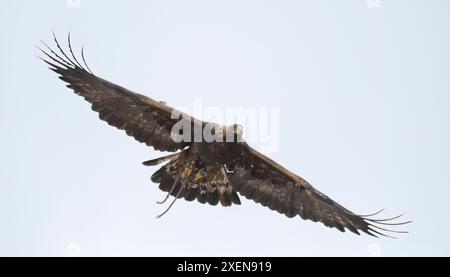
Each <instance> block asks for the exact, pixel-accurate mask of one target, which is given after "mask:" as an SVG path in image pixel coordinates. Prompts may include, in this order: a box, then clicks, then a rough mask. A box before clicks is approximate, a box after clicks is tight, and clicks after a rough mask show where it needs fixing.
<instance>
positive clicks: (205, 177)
mask: <svg viewBox="0 0 450 277" xmlns="http://www.w3.org/2000/svg"><path fill="white" fill-rule="evenodd" d="M166 161H169V162H168V163H167V164H165V165H163V166H162V167H161V168H160V169H158V170H157V171H156V172H155V173H154V174H153V175H152V177H151V180H152V181H153V182H155V183H158V184H159V188H160V189H161V190H162V191H165V192H169V193H170V195H172V196H174V197H175V196H177V195H178V196H179V197H180V198H184V199H185V200H187V201H193V200H195V199H197V201H198V202H199V203H202V204H205V203H208V204H210V205H217V204H218V203H220V204H221V205H222V206H224V207H228V206H231V205H232V204H236V205H239V204H240V203H241V202H240V200H239V196H238V195H237V193H236V191H234V190H233V188H232V187H231V185H230V184H229V183H228V178H227V175H226V171H225V168H224V167H223V166H208V165H202V163H201V162H200V161H199V160H198V158H197V157H196V156H194V155H192V154H190V153H189V151H183V152H180V153H177V154H173V155H170V156H166V157H162V158H158V159H154V160H150V161H147V162H144V164H145V165H157V164H160V163H163V162H166ZM177 179H178V182H176V181H175V180H177ZM174 186H175V187H174Z"/></svg>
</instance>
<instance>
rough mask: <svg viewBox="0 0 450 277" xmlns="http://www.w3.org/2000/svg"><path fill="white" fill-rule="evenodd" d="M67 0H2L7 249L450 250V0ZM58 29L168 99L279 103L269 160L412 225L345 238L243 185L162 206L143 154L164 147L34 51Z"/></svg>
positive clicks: (109, 70)
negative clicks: (224, 198)
mask: <svg viewBox="0 0 450 277" xmlns="http://www.w3.org/2000/svg"><path fill="white" fill-rule="evenodd" d="M69 2H70V3H72V5H68V4H67V2H66V1H65V0H53V1H24V0H14V1H12V0H9V1H6V0H4V1H2V8H1V9H0V25H1V26H3V27H2V30H1V43H0V61H1V63H0V80H1V82H0V130H1V134H2V135H1V138H0V141H1V144H0V153H1V157H2V159H1V160H0V220H1V228H0V255H2V256H9V255H18V256H29V255H32V256H42V255H43V256H67V255H75V256H76V255H82V256H99V255H102V256H103V255H106V256H122V255H125V256H250V255H251V256H380V255H381V256H400V255H402V256H403V255H406V256H422V255H425V256H435V255H449V254H450V239H449V237H448V236H447V233H448V229H449V228H450V224H449V223H448V220H447V219H448V212H449V211H450V201H449V200H448V197H449V195H450V171H449V168H450V143H449V141H450V78H449V77H448V73H449V72H450V51H449V49H450V2H449V1H446V0H430V1H419V0H384V1H380V2H379V3H380V5H378V6H377V5H376V4H377V1H372V2H374V3H375V5H374V7H369V5H368V4H367V2H366V1H365V0H348V1H331V0H327V1H326V0H309V1H307V0H304V1H294V0H291V1H287V0H282V1H256V0H254V1H249V0H239V1H237V0H227V1H215V0H208V1H207V0H204V1H196V0H195V1H181V0H178V1H175V0H170V1H106V0H101V1H100V0H90V1H86V0H82V1H80V4H81V5H80V6H79V7H76V6H77V5H76V2H77V1H69ZM73 4H75V5H73ZM71 6H72V7H71ZM52 30H55V32H56V33H57V35H59V37H60V38H61V40H62V41H64V42H65V37H66V35H67V33H68V32H69V31H71V33H72V40H73V44H74V46H76V48H77V49H79V48H80V47H81V45H84V47H85V54H86V59H87V62H88V63H89V65H90V67H91V69H92V70H93V71H94V72H95V73H96V74H97V75H99V76H101V77H103V78H106V79H108V80H110V81H113V82H115V83H117V84H120V85H122V86H125V87H127V88H129V89H132V90H134V91H137V92H141V93H144V94H146V95H148V96H150V97H152V98H154V99H156V100H165V101H166V102H167V103H168V104H170V105H172V106H176V107H188V108H189V107H192V105H193V104H194V101H195V99H201V100H202V104H203V105H204V106H212V107H219V108H222V109H225V108H226V107H233V106H243V107H276V108H277V109H278V111H279V120H280V125H279V147H278V148H277V151H274V153H271V154H270V157H271V158H273V159H274V160H276V161H278V162H279V163H281V164H282V165H284V166H285V167H286V168H288V169H290V170H292V171H293V172H295V173H296V174H298V175H300V176H302V177H304V178H305V179H307V180H308V181H309V182H310V183H312V184H313V185H314V186H315V187H316V188H317V189H319V190H320V191H322V192H323V193H325V194H327V195H328V196H329V197H331V198H332V199H334V200H336V201H337V202H339V203H340V204H342V205H343V206H345V207H346V208H348V209H350V210H351V211H353V212H355V213H358V214H368V213H371V212H374V211H376V210H378V209H380V208H386V209H387V210H386V212H385V213H384V215H385V216H394V215H397V214H399V213H405V214H406V215H405V219H406V220H413V221H414V222H413V223H412V224H410V225H408V226H407V229H408V230H409V231H410V234H406V235H400V236H399V239H398V240H392V239H386V238H381V239H375V238H372V237H369V236H364V235H363V236H355V235H353V234H351V233H349V232H346V233H341V232H339V231H337V230H336V229H329V228H327V227H325V226H324V225H322V224H320V223H313V222H311V221H304V220H301V219H300V218H299V217H296V218H293V219H288V218H287V217H285V216H283V215H280V214H278V213H277V212H274V211H271V210H269V209H267V208H265V207H262V206H260V205H258V204H256V203H254V202H252V201H250V200H247V199H245V198H244V197H241V201H242V205H241V206H233V207H231V208H222V207H219V206H217V207H211V206H209V205H202V204H199V203H198V202H186V201H182V200H179V201H178V202H177V203H176V204H175V206H174V207H173V208H172V210H171V211H170V212H169V213H168V214H167V215H166V216H165V217H163V218H162V219H156V218H155V216H156V215H157V214H159V213H160V212H161V211H162V210H163V209H164V208H165V207H166V206H160V205H157V204H156V201H158V200H161V199H162V198H164V196H165V194H164V193H163V192H162V191H160V190H159V189H158V187H157V185H156V184H153V183H152V182H151V181H150V176H151V174H152V173H153V172H154V171H155V170H156V169H157V168H156V167H155V168H148V167H144V166H143V165H142V164H141V162H143V161H145V160H148V159H151V158H155V157H158V156H161V155H163V154H164V153H158V152H156V151H154V150H153V149H151V148H148V147H146V146H145V145H143V144H139V143H138V142H136V141H134V140H133V139H132V138H130V137H128V136H126V135H125V134H124V133H123V132H121V131H118V130H116V129H115V128H112V127H110V126H108V125H107V124H106V123H104V122H103V121H100V120H99V119H98V117H97V115H96V114H95V113H94V112H92V111H91V110H90V107H89V105H88V104H87V103H86V102H84V101H83V99H82V98H81V97H78V96H76V95H74V94H73V93H72V92H71V90H69V89H67V88H66V87H65V85H64V83H63V82H61V81H60V80H58V79H57V77H56V75H55V74H54V73H53V72H51V71H50V70H48V69H47V68H46V66H45V65H44V64H43V63H42V62H41V61H40V60H39V59H37V58H36V55H38V50H37V49H36V48H35V47H34V46H35V45H36V44H38V43H39V40H41V39H42V40H45V41H46V42H49V43H51V42H52V41H51V40H52V37H51V32H52ZM244 132H245V131H244ZM254 146H255V147H256V148H258V149H261V147H260V146H261V145H258V144H257V143H256V144H254Z"/></svg>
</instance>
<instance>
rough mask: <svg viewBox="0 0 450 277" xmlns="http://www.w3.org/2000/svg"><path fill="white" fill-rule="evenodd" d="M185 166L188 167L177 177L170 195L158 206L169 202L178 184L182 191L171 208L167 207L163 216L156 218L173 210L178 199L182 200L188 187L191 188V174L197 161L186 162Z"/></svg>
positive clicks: (176, 196) (171, 204)
mask: <svg viewBox="0 0 450 277" xmlns="http://www.w3.org/2000/svg"><path fill="white" fill-rule="evenodd" d="M185 165H186V167H185V168H184V169H183V170H182V171H181V172H180V173H179V174H178V176H177V178H176V180H175V182H174V184H173V186H172V188H171V189H170V191H169V193H168V194H167V196H166V198H165V199H164V200H163V201H162V202H159V203H158V204H162V203H164V202H166V201H167V199H168V198H169V196H170V195H171V194H172V193H173V192H174V188H175V187H176V186H177V184H178V182H180V183H181V188H180V190H179V191H178V193H177V194H176V195H175V198H174V199H173V201H172V203H170V205H169V207H167V209H166V210H165V211H164V212H163V213H162V214H160V215H158V216H157V217H156V218H161V217H162V216H163V215H165V214H166V213H167V212H168V211H169V210H170V208H172V206H173V205H174V204H175V202H176V201H177V199H178V198H181V196H182V195H183V193H184V191H185V189H186V187H187V186H189V180H190V178H191V174H192V172H193V170H194V167H195V159H192V160H188V161H186V162H185Z"/></svg>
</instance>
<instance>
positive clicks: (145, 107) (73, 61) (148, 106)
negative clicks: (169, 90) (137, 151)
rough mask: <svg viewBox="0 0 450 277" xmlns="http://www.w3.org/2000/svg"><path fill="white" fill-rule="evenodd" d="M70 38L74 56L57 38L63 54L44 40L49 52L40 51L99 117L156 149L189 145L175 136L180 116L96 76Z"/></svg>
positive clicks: (176, 148) (195, 120) (185, 118)
mask: <svg viewBox="0 0 450 277" xmlns="http://www.w3.org/2000/svg"><path fill="white" fill-rule="evenodd" d="M68 40H69V49H70V54H71V57H72V58H69V56H68V55H67V54H66V53H65V52H64V51H63V50H62V49H61V47H60V45H59V43H58V41H57V40H56V38H55V42H56V45H57V47H58V49H59V50H60V54H61V55H60V54H58V53H56V52H55V51H53V50H52V49H51V48H50V47H48V46H47V45H46V44H45V43H44V42H43V44H44V45H45V46H46V47H47V51H43V50H42V49H41V51H42V52H43V53H44V54H45V55H46V56H47V58H48V60H46V59H43V60H44V61H45V62H46V63H48V64H49V65H50V69H52V70H53V71H55V72H56V73H58V74H59V75H60V77H59V78H60V79H61V80H63V81H65V82H67V83H68V85H67V87H69V88H71V89H73V90H74V92H75V93H76V94H78V95H81V96H83V97H84V99H86V100H87V101H88V102H89V103H91V104H92V109H93V110H94V111H96V112H98V113H99V117H100V119H102V120H104V121H106V122H108V124H110V125H112V126H114V127H117V128H118V129H121V130H125V131H126V133H127V134H128V135H130V136H133V137H134V138H135V139H136V140H137V141H139V142H142V143H145V144H147V145H148V146H153V147H154V148H155V149H156V150H161V151H172V152H173V151H177V150H180V149H183V148H185V147H186V146H187V145H189V142H185V141H181V142H176V141H174V140H173V139H172V136H171V132H172V127H173V126H174V124H176V123H177V122H178V121H179V120H180V117H179V118H171V116H172V113H173V112H174V109H173V108H171V107H169V106H167V105H165V104H163V103H161V102H158V101H155V100H153V99H151V98H149V97H146V96H144V95H141V94H138V93H135V92H132V91H130V90H128V89H126V88H123V87H121V86H118V85H116V84H113V83H111V82H109V81H107V80H104V79H102V78H100V77H97V76H95V75H94V74H92V72H91V71H90V69H89V67H88V66H87V64H86V62H85V61H84V54H83V52H82V61H83V62H84V66H82V65H81V63H79V62H78V60H77V58H76V57H75V55H74V54H73V51H72V48H71V46H70V35H69V39H68ZM175 114H178V115H183V116H181V117H182V118H183V120H189V124H202V122H201V121H199V120H197V119H194V118H191V117H189V116H187V115H185V114H183V113H181V112H179V111H176V113H175ZM191 130H193V128H192V129H191Z"/></svg>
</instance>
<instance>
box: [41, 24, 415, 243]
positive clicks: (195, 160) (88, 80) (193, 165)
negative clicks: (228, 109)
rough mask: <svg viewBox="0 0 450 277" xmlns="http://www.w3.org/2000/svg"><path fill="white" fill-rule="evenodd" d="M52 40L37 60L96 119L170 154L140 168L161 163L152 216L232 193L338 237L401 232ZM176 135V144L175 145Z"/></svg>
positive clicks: (228, 130)
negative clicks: (205, 135)
mask: <svg viewBox="0 0 450 277" xmlns="http://www.w3.org/2000/svg"><path fill="white" fill-rule="evenodd" d="M53 38H54V41H55V44H56V47H57V48H58V49H57V50H56V51H54V50H52V48H51V47H49V46H48V45H47V44H46V43H45V42H43V41H41V42H42V43H43V45H44V46H45V48H46V50H42V48H39V47H38V48H39V49H40V50H41V51H42V53H43V54H44V55H45V57H46V58H41V59H42V60H43V61H44V62H46V63H47V64H48V65H50V69H51V70H53V71H54V72H56V73H57V74H58V75H59V78H60V79H61V80H63V81H64V82H66V83H67V87H68V88H71V89H73V91H74V92H75V93H76V94H78V95H80V96H82V97H83V98H84V99H85V100H86V101H88V102H89V103H91V105H92V110H94V111H96V112H97V113H98V114H99V117H100V119H101V120H104V121H106V122H107V123H108V124H109V125H111V126H114V127H116V128H118V129H120V130H124V131H125V132H126V134H127V135H129V136H132V137H134V138H135V139H136V140H137V141H139V142H141V143H145V144H146V145H148V146H152V147H153V148H154V149H155V150H159V151H169V152H173V153H172V154H171V155H169V156H165V157H161V158H158V159H154V160H150V161H146V162H144V165H147V166H154V165H158V164H162V163H165V164H164V165H163V166H161V168H159V169H158V170H157V171H156V172H155V173H154V174H153V175H152V177H151V180H152V181H153V182H154V183H157V184H159V188H160V189H161V190H162V191H164V192H167V196H166V198H165V199H164V200H163V201H161V202H158V203H160V204H162V203H164V202H165V201H166V200H167V199H168V198H169V196H173V197H174V199H173V201H172V202H171V204H170V205H169V207H168V208H167V209H166V210H165V211H164V213H162V214H161V215H160V216H162V215H164V214H165V213H166V212H167V211H168V210H169V209H170V207H171V206H172V205H173V204H174V202H175V201H176V200H177V199H179V198H184V199H185V200H187V201H193V200H195V199H197V201H198V202H200V203H202V204H204V203H208V204H210V205H217V204H218V203H220V204H221V205H222V206H224V207H228V206H231V205H232V204H235V205H239V204H240V203H241V202H240V199H239V196H238V193H239V194H240V195H242V196H244V197H245V198H247V199H252V200H253V201H255V202H256V203H260V204H261V205H263V206H266V207H268V208H269V209H271V210H275V211H277V212H279V213H282V214H284V215H286V216H287V217H289V218H293V217H295V216H297V215H298V216H300V217H301V218H302V219H305V220H306V219H309V220H312V221H314V222H317V221H320V222H322V223H323V224H324V225H326V226H328V227H331V228H337V229H338V230H340V231H342V232H345V229H348V230H350V231H351V232H353V233H355V234H358V235H359V233H360V232H364V233H366V234H368V235H371V236H375V237H376V236H378V235H382V236H388V237H392V236H391V235H388V234H387V233H386V232H395V233H406V232H405V231H397V230H390V229H387V228H386V227H382V225H384V226H386V225H387V226H393V225H403V224H407V223H409V222H410V221H408V222H393V221H394V220H395V219H397V218H399V217H400V216H401V215H400V216H396V217H392V218H385V219H374V218H373V216H374V215H376V214H379V213H380V212H381V211H383V210H381V211H379V212H377V213H374V214H371V215H357V214H354V213H353V212H351V211H349V210H347V209H346V208H344V207H343V206H341V205H339V204H338V203H336V202H335V201H333V200H332V199H331V198H329V197H328V196H326V195H325V194H323V193H321V192H320V191H318V190H317V189H315V188H314V187H313V186H312V185H311V184H309V183H308V182H307V181H306V180H305V179H303V178H301V177H299V176H297V175H295V174H294V173H292V172H290V171H289V170H287V169H286V168H284V167H283V166H281V165H279V164H278V163H276V162H275V161H273V160H271V159H270V158H268V157H266V156H264V155H263V154H261V153H259V152H258V151H256V150H255V149H253V148H251V147H250V146H249V145H248V144H247V143H246V142H245V141H244V140H243V139H242V127H241V126H239V125H236V124H234V125H231V126H222V125H219V124H215V123H211V122H204V121H201V120H198V119H195V118H192V117H190V116H189V115H187V114H184V113H182V112H180V111H178V110H176V109H174V108H172V107H169V106H167V105H166V104H165V103H164V102H159V101H155V100H153V99H151V98H149V97H147V96H144V95H141V94H138V93H135V92H132V91H130V90H128V89H126V88H124V87H121V86H118V85H116V84H114V83H112V82H109V81H107V80H104V79H102V78H100V77H98V76H96V75H95V74H93V73H92V71H91V70H90V69H89V66H88V65H87V63H86V61H85V58H84V51H83V49H81V59H80V57H79V58H78V59H77V57H76V55H74V53H73V51H72V47H71V45H70V33H69V36H68V50H69V52H67V51H66V52H65V51H63V49H62V47H61V46H60V44H59V42H58V41H57V39H56V36H55V35H54V34H53ZM57 51H59V53H57ZM79 60H82V62H83V65H82V64H81V63H80V62H79ZM174 115H176V116H174ZM177 124H179V125H181V126H183V127H182V128H180V129H181V131H182V132H180V131H179V130H178V131H176V132H175V131H174V129H175V128H174V126H176V125H177ZM205 128H209V129H210V131H211V134H214V137H215V138H216V139H215V140H213V141H206V140H200V141H199V140H198V139H195V134H194V133H195V132H194V130H198V129H200V130H203V129H205ZM181 133H183V134H182V135H183V137H182V138H183V139H180V136H181ZM186 133H187V139H186ZM200 133H201V132H200ZM222 138H226V140H225V139H222ZM229 138H232V139H231V140H229ZM160 216H159V217H160Z"/></svg>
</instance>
